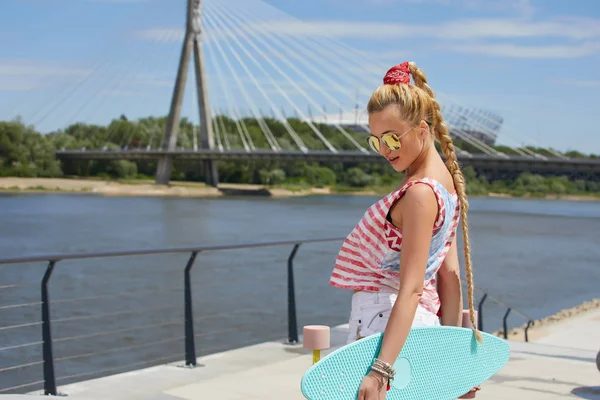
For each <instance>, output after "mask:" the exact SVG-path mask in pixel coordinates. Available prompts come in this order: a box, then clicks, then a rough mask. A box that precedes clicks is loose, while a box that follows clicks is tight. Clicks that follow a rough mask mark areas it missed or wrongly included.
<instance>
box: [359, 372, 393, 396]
mask: <svg viewBox="0 0 600 400" xmlns="http://www.w3.org/2000/svg"><path fill="white" fill-rule="evenodd" d="M387 384H388V381H387V378H384V377H383V376H382V375H380V374H378V373H377V372H373V371H371V372H369V373H368V374H367V376H365V377H364V378H363V381H362V383H361V384H360V388H359V389H358V398H357V400H385V394H386V392H387Z"/></svg>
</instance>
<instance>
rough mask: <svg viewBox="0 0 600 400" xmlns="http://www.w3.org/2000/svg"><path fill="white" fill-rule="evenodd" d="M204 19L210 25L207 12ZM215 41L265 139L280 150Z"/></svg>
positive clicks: (274, 148) (272, 146)
mask: <svg viewBox="0 0 600 400" xmlns="http://www.w3.org/2000/svg"><path fill="white" fill-rule="evenodd" d="M204 19H205V21H206V24H205V25H204V26H207V25H209V16H208V15H207V13H206V12H205V13H204ZM220 31H221V30H220V29H218V27H217V26H216V24H215V29H214V32H220ZM214 43H215V44H216V46H217V49H218V51H219V53H220V54H221V57H223V59H224V60H225V63H226V64H227V67H228V68H229V70H230V72H231V75H233V78H234V79H235V81H236V82H237V84H238V87H239V89H240V91H241V93H242V95H243V96H244V98H245V99H246V101H247V102H248V104H249V105H250V112H251V113H252V115H253V116H254V118H255V120H256V122H257V123H258V125H259V126H260V127H261V128H262V132H263V135H264V136H265V139H267V143H268V144H269V145H270V146H271V149H272V150H273V151H279V150H280V149H281V147H280V146H279V144H278V143H277V140H276V139H275V137H274V136H273V133H271V131H270V130H269V128H268V126H266V123H265V121H264V119H262V117H261V116H259V115H257V114H256V110H255V108H254V104H253V101H252V99H251V98H250V96H249V95H248V92H247V91H246V89H245V87H244V85H243V83H242V82H241V80H240V78H239V76H238V74H236V72H235V70H234V69H233V67H232V66H231V64H230V62H229V58H228V57H227V56H226V55H225V53H224V51H223V48H222V47H221V44H220V43H219V40H214ZM227 45H228V46H229V44H228V43H227ZM230 49H231V47H230ZM238 61H240V60H239V59H238ZM240 62H241V61H240Z"/></svg>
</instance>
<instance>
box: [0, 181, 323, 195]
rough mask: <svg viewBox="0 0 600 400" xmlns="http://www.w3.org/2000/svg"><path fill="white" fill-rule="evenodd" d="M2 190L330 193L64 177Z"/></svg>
mask: <svg viewBox="0 0 600 400" xmlns="http://www.w3.org/2000/svg"><path fill="white" fill-rule="evenodd" d="M0 191H2V192H12V193H15V192H16V193H35V192H44V193H87V194H97V195H104V196H177V197H218V196H227V195H255V196H271V197H290V196H306V195H319V194H321V195H323V194H330V193H331V191H330V190H329V189H328V188H324V189H319V188H311V189H306V190H287V189H283V188H267V187H265V186H263V185H247V184H230V183H223V184H220V185H219V187H218V188H213V187H210V186H206V185H205V184H204V183H201V182H177V181H173V182H171V184H170V185H156V184H155V183H154V182H153V181H141V180H139V181H134V180H125V181H112V180H101V179H60V178H15V177H7V178H0Z"/></svg>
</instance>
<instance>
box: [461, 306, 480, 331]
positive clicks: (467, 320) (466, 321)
mask: <svg viewBox="0 0 600 400" xmlns="http://www.w3.org/2000/svg"><path fill="white" fill-rule="evenodd" d="M469 314H470V313H469V310H463V316H462V327H463V328H467V329H473V324H471V317H470V315H469ZM475 321H477V311H475Z"/></svg>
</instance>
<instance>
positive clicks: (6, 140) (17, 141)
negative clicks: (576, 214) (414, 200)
mask: <svg viewBox="0 0 600 400" xmlns="http://www.w3.org/2000/svg"><path fill="white" fill-rule="evenodd" d="M215 123H218V125H219V126H220V127H221V131H220V132H221V134H222V136H223V137H222V139H223V140H224V143H225V144H227V146H226V147H227V148H231V149H243V148H244V147H247V144H248V143H251V144H252V145H253V146H254V147H255V148H256V149H257V150H258V149H266V150H268V149H270V148H271V147H270V145H269V143H268V142H267V140H266V138H265V135H264V134H263V130H262V128H264V126H265V125H264V124H266V125H267V126H268V127H269V130H270V131H271V133H272V139H273V138H275V140H276V141H277V143H278V144H279V145H280V146H281V149H282V150H297V148H298V147H297V144H295V143H294V141H291V140H290V137H289V136H290V134H289V132H288V129H289V128H290V127H291V128H292V129H293V130H294V131H295V132H296V134H297V140H299V141H301V142H302V143H303V144H304V145H305V146H306V147H307V148H309V149H311V150H327V147H326V146H325V144H324V143H323V142H322V141H321V140H319V139H318V138H317V137H316V136H315V133H314V131H313V128H314V126H313V128H311V126H309V124H307V123H306V122H305V121H302V120H300V119H298V118H288V119H287V123H286V124H284V123H283V122H282V121H280V120H276V119H272V118H265V119H264V120H263V121H261V123H260V124H259V121H257V120H256V119H253V118H241V119H238V120H233V119H231V118H228V117H226V116H222V115H219V116H216V117H215ZM240 124H241V125H243V126H245V127H246V129H245V131H246V135H245V138H246V139H245V141H242V140H241V137H240V136H239V135H238V134H237V132H238V128H239V126H240ZM261 124H262V125H261ZM165 126H166V117H146V118H139V119H137V120H129V119H128V118H127V117H126V116H124V115H122V116H120V117H119V118H115V119H113V120H112V121H110V123H108V124H107V125H93V124H85V123H75V124H72V125H69V126H67V127H65V128H64V129H58V130H56V131H53V132H49V133H46V134H41V133H40V132H38V131H36V129H35V127H33V126H30V125H26V124H24V123H23V121H22V120H21V119H19V118H16V119H14V120H12V121H0V178H1V179H2V183H1V185H0V190H2V191H10V192H27V193H29V192H45V191H54V192H69V193H71V192H81V193H84V192H85V193H96V194H104V195H107V196H108V195H112V196H117V195H121V196H197V197H198V196H210V197H216V196H223V195H236V194H239V195H264V196H273V197H283V196H306V195H326V194H338V195H339V194H347V195H372V196H377V195H382V194H386V193H389V192H390V191H392V190H393V189H394V188H395V187H396V186H397V185H398V183H399V182H400V180H401V179H402V176H401V174H399V173H397V172H396V171H394V169H393V168H392V167H391V166H390V165H389V164H387V163H385V162H320V163H318V162H308V161H295V162H291V161H267V160H250V161H245V162H234V161H224V160H223V161H218V162H217V169H218V173H219V177H220V181H221V184H220V185H219V189H216V188H212V187H207V186H205V185H204V184H203V182H204V171H203V169H204V165H203V163H202V162H201V161H192V160H187V161H178V160H175V161H174V163H173V168H172V175H171V179H172V182H171V184H170V185H167V186H158V185H155V184H154V174H155V172H156V168H157V162H156V160H138V161H135V162H134V161H129V160H64V161H61V160H59V159H57V157H56V151H57V150H61V149H64V150H85V149H102V151H106V152H111V151H115V150H134V151H135V150H139V149H157V148H159V147H160V146H161V142H162V135H163V132H164V130H165ZM261 126H262V128H261ZM316 127H317V128H318V130H319V131H320V132H321V133H322V134H323V137H326V138H327V140H328V141H329V143H330V144H331V145H332V146H333V147H334V148H336V149H338V150H342V151H343V150H356V146H355V145H354V144H352V142H351V141H350V140H348V138H347V137H346V136H345V135H343V134H341V133H340V132H339V131H338V130H337V129H336V128H334V127H332V126H329V125H327V124H316ZM197 133H198V126H197V125H194V124H192V123H191V122H190V121H189V120H186V119H185V118H184V119H182V120H181V123H180V126H179V135H178V136H177V144H176V146H177V149H191V148H193V146H194V144H195V143H197V139H198V137H197ZM347 133H348V134H349V135H351V136H352V137H353V139H354V142H356V143H359V144H360V143H362V145H363V146H368V145H367V144H366V140H365V139H366V136H367V134H366V133H365V132H354V131H350V132H347ZM242 142H243V143H242ZM453 142H454V144H455V146H456V147H457V148H460V149H462V150H464V151H467V152H469V153H471V154H478V153H481V150H480V149H478V148H477V147H475V146H473V145H472V144H470V143H469V142H465V141H464V140H461V139H460V138H454V139H453ZM436 147H437V148H438V150H440V145H439V143H436ZM492 147H493V148H494V149H495V150H497V151H500V152H502V153H504V154H507V155H516V154H517V152H516V151H515V149H512V148H509V147H506V146H501V145H494V146H492ZM527 150H528V151H533V152H535V153H538V154H541V155H546V156H550V157H552V156H553V153H554V154H555V152H554V151H553V150H552V149H545V148H541V147H539V148H538V147H535V148H534V147H527ZM564 155H565V156H566V157H571V158H576V159H585V158H598V157H600V156H598V155H594V154H588V155H586V154H583V153H580V152H577V151H568V152H565V153H564ZM463 174H464V176H465V181H466V184H467V188H466V189H467V194H468V195H469V196H512V197H536V198H549V199H553V198H562V199H572V200H588V199H600V182H598V181H592V180H584V179H569V178H568V177H566V176H542V175H538V174H532V173H522V174H520V175H518V176H511V177H510V179H500V178H498V177H499V176H500V175H498V176H495V175H493V174H490V175H489V176H488V175H485V173H484V172H482V171H479V173H478V172H476V171H475V170H474V169H473V168H471V167H466V168H463ZM65 178H66V179H65Z"/></svg>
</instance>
